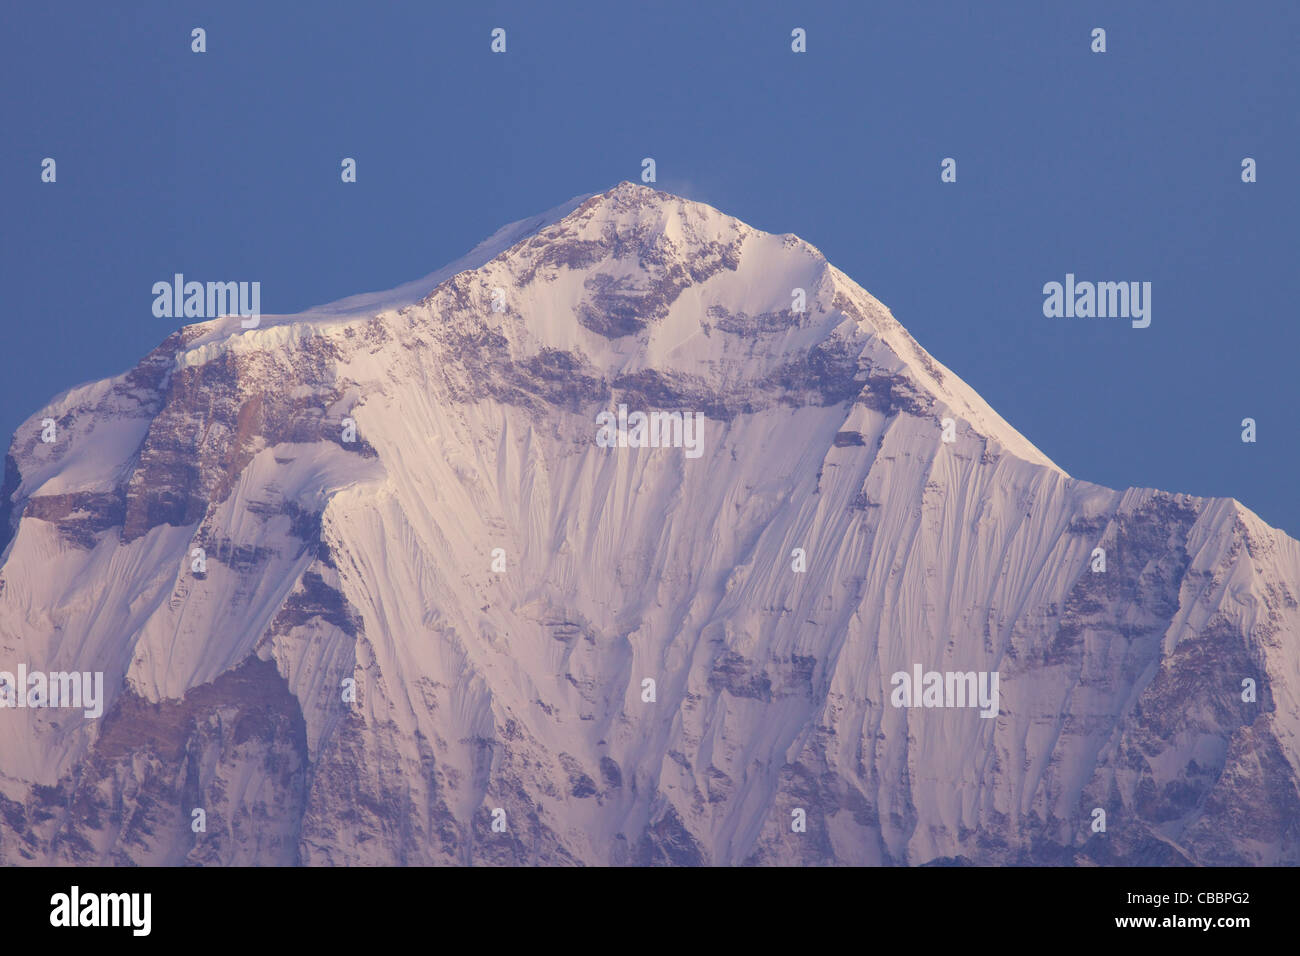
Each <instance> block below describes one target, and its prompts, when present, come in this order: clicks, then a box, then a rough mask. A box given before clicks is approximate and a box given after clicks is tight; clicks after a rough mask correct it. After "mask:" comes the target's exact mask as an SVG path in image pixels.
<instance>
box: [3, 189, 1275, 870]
mask: <svg viewBox="0 0 1300 956" xmlns="http://www.w3.org/2000/svg"><path fill="white" fill-rule="evenodd" d="M615 408H619V409H623V408H626V409H630V410H632V411H635V412H644V413H652V414H653V413H655V412H660V413H667V414H661V415H659V416H658V418H659V421H660V425H661V426H662V428H661V429H660V430H659V431H658V432H657V434H658V436H659V437H663V438H665V439H666V440H665V441H663V442H656V443H654V444H649V443H646V442H634V441H631V440H630V438H629V440H628V441H626V442H623V443H622V444H619V443H617V442H615V443H610V442H608V441H605V442H602V441H601V440H600V439H599V435H600V432H599V431H598V428H597V422H598V420H599V416H601V415H602V413H607V412H611V411H613V410H614V409H615ZM676 413H681V414H680V417H677V419H676V420H677V422H678V424H679V426H680V427H679V428H678V429H677V431H676V432H674V430H673V427H672V425H673V418H674V416H675V414H676ZM47 419H48V420H49V421H48V422H47ZM688 421H690V422H692V424H693V425H695V426H696V427H694V428H693V429H692V434H691V436H690V438H689V439H688V438H687V435H686V423H687V422H688ZM949 438H950V439H951V440H949ZM0 506H2V507H0V531H2V532H3V534H4V538H3V545H4V547H3V549H2V550H0V553H2V555H3V560H2V562H0V657H2V658H3V659H2V660H0V670H4V669H5V668H4V667H3V664H4V663H5V662H7V663H9V664H11V665H12V666H14V667H16V666H17V664H18V663H22V664H24V666H26V667H27V668H28V669H29V670H38V669H39V670H42V671H46V672H49V673H56V672H63V671H71V670H77V671H86V672H97V673H102V675H103V678H104V680H103V686H104V689H105V691H104V698H103V700H102V701H101V703H102V705H103V718H102V720H100V719H88V718H84V717H82V716H79V715H68V714H67V713H66V712H64V711H55V710H52V709H45V708H40V707H24V708H15V709H13V710H9V711H8V712H0V713H3V720H4V721H5V729H6V733H5V734H3V735H0V803H3V808H4V811H5V812H4V813H3V814H0V862H29V861H38V862H105V861H120V862H136V863H150V862H154V863H157V862H181V861H188V862H198V863H203V862H249V863H272V862H275V863H293V862H311V863H315V862H340V863H354V862H371V863H374V862H390V863H391V862H407V863H413V862H481V861H496V862H515V863H519V862H556V863H559V862H574V861H581V862H594V863H623V862H644V863H656V862H659V863H662V862H674V863H700V862H719V863H743V862H800V861H803V862H817V863H828V862H853V863H868V864H869V863H891V862H908V863H921V862H927V861H933V860H939V859H945V858H949V859H951V858H958V857H961V858H965V859H970V860H975V861H979V862H1031V863H1032V862H1053V861H1073V862H1099V861H1100V862H1106V861H1108V860H1118V861H1123V862H1139V863H1140V862H1153V861H1154V862H1166V861H1170V860H1177V861H1183V862H1216V861H1217V862H1224V861H1227V862H1278V861H1281V862H1296V861H1297V860H1300V842H1298V840H1297V837H1296V830H1295V827H1294V820H1296V819H1298V818H1300V796H1297V793H1298V792H1300V791H1297V789H1296V786H1295V781H1296V780H1297V779H1300V756H1297V752H1296V746H1295V741H1296V740H1297V739H1298V737H1300V693H1298V692H1297V684H1298V682H1297V680H1296V676H1295V675H1296V674H1297V666H1296V660H1297V653H1296V635H1297V633H1300V600H1298V597H1297V589H1298V588H1297V585H1296V582H1297V581H1298V580H1300V543H1297V542H1296V541H1294V540H1292V539H1290V538H1288V537H1287V536H1286V535H1284V534H1282V533H1281V532H1278V531H1274V530H1273V529H1270V528H1268V527H1267V526H1265V525H1263V523H1262V522H1260V521H1259V520H1258V519H1257V518H1256V517H1255V516H1253V515H1251V514H1250V513H1249V512H1247V511H1246V510H1245V509H1244V508H1242V507H1241V506H1238V505H1237V504H1236V503H1235V502H1232V501H1230V500H1226V499H1200V498H1194V497H1192V496H1188V495H1174V494H1166V493H1163V492H1159V491H1154V490H1151V489H1129V490H1127V491H1112V490H1110V489H1107V488H1103V487H1100V486H1097V485H1093V484H1089V483H1088V482H1085V481H1080V480H1075V479H1072V478H1070V477H1068V476H1066V475H1064V474H1063V473H1062V472H1061V471H1060V470H1059V469H1057V468H1055V467H1054V466H1053V465H1052V464H1051V462H1050V461H1048V460H1047V459H1046V458H1045V457H1044V456H1042V454H1041V453H1040V452H1038V451H1037V449H1035V448H1034V447H1033V446H1032V445H1031V444H1030V443H1029V442H1028V441H1027V440H1026V439H1025V438H1023V437H1022V436H1020V435H1019V434H1018V433H1017V432H1016V431H1015V430H1014V429H1013V428H1011V426H1010V425H1008V424H1007V423H1006V422H1004V421H1003V420H1002V419H1001V418H1000V417H999V416H998V415H997V414H996V413H995V412H994V411H993V410H992V409H991V408H989V407H988V406H987V404H985V403H984V402H983V400H982V399H981V398H980V397H979V396H978V395H977V394H976V393H975V392H974V391H973V390H971V389H970V388H969V387H968V386H966V385H965V384H964V383H963V382H962V381H961V380H960V379H959V378H958V377H957V376H956V375H954V374H953V373H952V372H951V371H949V370H948V369H947V368H945V367H944V366H943V365H941V364H940V363H939V362H937V361H936V360H935V359H933V358H932V357H931V356H930V355H929V354H928V353H926V352H925V350H924V349H922V348H921V347H920V345H918V344H917V343H916V341H915V340H913V339H912V337H911V336H910V335H909V334H908V333H907V331H906V330H905V329H904V328H903V327H902V326H901V325H900V324H899V323H898V322H897V321H895V320H894V318H893V317H892V316H891V315H890V314H889V311H888V310H887V309H885V307H884V306H883V305H881V304H880V303H879V302H878V301H876V300H875V299H874V298H873V297H871V296H870V295H869V294H868V293H867V292H866V291H864V290H863V289H862V288H861V287H859V286H858V285H857V284H856V283H854V282H853V281H852V280H851V279H850V278H849V277H848V276H846V275H844V274H843V273H842V272H840V271H839V270H838V269H836V268H835V267H833V266H831V265H830V264H829V263H827V261H826V259H825V258H824V257H823V256H822V254H821V253H820V252H818V251H817V250H816V249H815V248H814V247H812V246H810V245H809V244H808V243H806V242H804V241H802V240H800V239H798V238H796V237H794V236H792V235H773V234H769V233H765V232H762V231H760V230H757V229H754V228H752V227H750V226H748V225H746V224H744V223H743V222H740V221H739V220H736V219H734V218H731V217H729V216H725V215H724V214H722V213H720V212H719V211H718V210H716V209H713V208H711V207H709V206H707V205H705V204H702V203H698V202H692V201H689V200H685V199H681V198H679V197H676V196H671V195H668V194H665V193H660V192H657V191H655V190H651V189H647V188H645V187H641V186H637V185H634V184H630V183H622V184H619V185H618V186H615V187H614V188H613V189H611V190H609V191H607V192H605V193H601V194H600V195H597V196H591V197H584V198H581V199H577V200H573V201H571V202H570V203H568V204H565V205H564V206H561V207H557V209H556V210H552V211H551V212H550V213H547V214H543V215H541V216H537V217H533V218H531V219H527V220H522V221H521V222H519V223H515V224H513V225H512V226H509V227H506V228H505V229H503V230H500V231H498V232H497V233H496V234H495V235H494V236H493V237H491V238H490V239H489V240H487V241H486V242H484V243H482V244H480V245H479V246H478V247H477V248H476V249H475V250H474V251H472V252H471V253H470V254H469V255H467V256H466V257H464V258H463V259H462V260H459V261H458V262H457V263H453V264H452V265H451V266H448V267H447V268H445V269H443V270H439V271H438V272H435V273H432V274H431V275H430V276H427V277H426V278H425V279H422V280H419V281H417V282H414V283H409V284H407V285H405V286H402V287H399V289H396V290H393V291H392V292H390V293H376V294H371V295H367V296H360V297H353V298H350V299H345V300H342V301H341V302H338V303H333V304H331V305H329V306H322V307H319V308H316V309H312V310H308V311H307V312H304V313H301V314H299V315H295V316H276V317H264V321H263V324H262V325H261V326H260V327H258V328H254V329H249V330H242V329H240V328H239V326H238V320H237V319H231V320H216V321H214V322H209V323H204V324H202V325H198V326H190V327H187V328H185V329H182V330H179V331H177V332H176V333H174V334H173V335H171V336H170V337H169V338H168V339H167V340H166V341H165V342H163V343H162V344H161V345H160V346H159V347H158V348H156V349H155V350H154V351H153V352H151V353H150V354H149V355H148V356H146V357H145V358H144V359H143V360H142V361H141V362H140V364H139V365H138V366H137V367H136V368H135V369H133V370H132V371H131V372H129V373H127V374H125V375H122V376H118V377H116V378H113V379H108V380H105V381H102V382H97V383H92V384H90V385H85V386H81V387H78V388H74V389H72V390H70V391H68V392H65V393H64V394H62V395H61V396H59V397H58V398H56V399H55V400H53V401H52V402H50V403H49V404H48V405H47V406H46V407H45V408H44V409H41V410H40V411H38V412H36V414H35V415H33V416H32V418H30V419H29V420H28V421H27V422H25V423H24V424H23V425H22V426H21V427H20V428H19V430H18V432H17V433H16V435H15V437H14V440H13V442H12V443H11V445H10V449H9V455H8V459H7V461H6V469H5V483H4V490H3V494H0ZM931 668H933V669H936V670H940V669H941V670H944V671H948V672H949V673H958V674H967V673H969V674H970V675H971V676H972V678H974V677H975V675H976V674H982V675H986V676H988V675H998V676H999V680H1000V684H999V686H1000V688H1001V690H1000V692H999V693H1000V695H1001V696H1000V698H999V700H998V701H996V702H993V703H992V704H991V705H990V706H991V710H989V711H988V712H976V711H974V710H972V709H969V708H967V709H962V708H961V707H960V705H954V708H953V709H942V708H941V709H937V710H929V709H926V708H924V707H923V708H921V709H917V708H914V707H912V706H911V705H902V706H900V705H899V704H898V703H894V702H893V694H892V692H891V682H892V681H893V678H894V677H896V676H897V675H898V674H899V673H900V672H901V673H903V674H904V675H907V674H913V673H916V671H917V670H918V669H924V670H927V671H928V670H930V669H931ZM917 680H918V681H919V680H920V678H919V677H918V678H917ZM647 682H649V683H647ZM1243 688H1245V689H1248V690H1249V693H1247V692H1246V690H1244V689H1243ZM928 706H929V705H926V707H928ZM985 718H988V719H985ZM198 806H203V807H205V808H206V809H207V811H208V820H209V824H210V826H209V831H210V832H209V834H208V835H207V836H205V837H202V838H198V839H196V837H195V834H194V833H193V832H192V831H191V830H190V828H189V823H188V820H189V816H188V815H189V813H190V811H191V810H192V809H193V808H194V807H198ZM1097 807H1103V808H1104V809H1105V810H1106V812H1107V814H1108V816H1109V819H1110V820H1111V824H1112V826H1111V830H1110V831H1109V833H1108V834H1107V835H1106V836H1105V837H1104V838H1101V837H1099V836H1097V835H1095V834H1094V833H1093V831H1092V830H1091V829H1090V824H1091V820H1092V816H1091V814H1092V811H1093V810H1094V809H1095V808H1097ZM498 809H500V810H501V811H502V812H503V813H504V814H505V815H506V817H507V818H508V820H509V824H508V829H507V830H506V831H505V832H501V831H498V830H494V829H491V827H490V822H489V814H493V815H495V812H496V810H498ZM794 810H803V811H804V812H805V813H806V817H807V823H808V828H807V831H806V833H792V831H791V829H790V814H791V812H792V811H794Z"/></svg>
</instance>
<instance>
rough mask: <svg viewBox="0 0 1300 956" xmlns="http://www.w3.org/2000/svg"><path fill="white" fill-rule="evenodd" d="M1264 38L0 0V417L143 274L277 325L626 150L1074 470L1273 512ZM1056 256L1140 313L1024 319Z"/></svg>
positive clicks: (1287, 426)
mask: <svg viewBox="0 0 1300 956" xmlns="http://www.w3.org/2000/svg"><path fill="white" fill-rule="evenodd" d="M194 27H203V28H204V29H205V30H206V31H207V52H206V53H204V54H195V53H192V52H191V50H190V45H191V39H190V31H191V30H192V29H193V28H194ZM494 27H502V28H504V29H505V30H506V44H507V49H506V53H505V54H503V55H498V54H493V53H492V52H491V51H490V42H491V38H490V32H491V30H492V29H493V28H494ZM795 27H802V28H804V29H805V30H806V31H807V52H806V53H803V54H796V53H793V52H792V51H791V49H790V45H791V39H790V33H791V30H792V29H794V28H795ZM1095 27H1102V28H1104V29H1105V30H1106V31H1107V35H1106V45H1107V52H1105V53H1093V52H1092V51H1091V44H1092V39H1091V32H1092V30H1093V28H1095ZM1297 37H1300V5H1297V4H1296V3H1294V2H1293V0H1287V2H1268V3H1261V2H1249V0H1245V2H1241V0H1238V2H1232V3H1226V2H1203V0H1201V2H1188V0H1179V2H1174V0H1147V2H1143V3H1141V4H1134V3H1131V2H1106V3H1074V2H1071V3H1057V2H1051V3H1048V2H1041V0H1035V2H998V3H976V2H970V0H967V2H960V3H958V2H930V0H925V2H909V3H902V2H899V3H892V4H883V3H863V2H853V3H848V2H843V3H834V4H832V3H793V2H791V3H772V2H763V0H748V2H737V3H725V4H724V3H710V2H703V0H695V2H675V0H668V2H660V0H656V2H654V3H642V4H632V3H610V2H594V3H582V4H578V3H562V2H556V3H550V2H547V3H542V2H536V0H533V2H526V3H511V4H505V3H492V2H485V3H449V2H428V0H426V2H405V3H396V2H386V0H371V2H356V3H340V2H311V3H292V4H291V3H284V2H275V0H267V2H257V3H222V4H220V5H217V4H191V3H184V2H174V0H167V2H127V3H103V2H99V0H96V2H93V3H89V2H87V3H52V4H43V3H41V4H38V3H33V2H24V3H21V4H20V3H17V2H7V3H5V4H4V5H3V8H2V9H0V82H2V84H3V85H2V87H0V88H2V89H3V96H0V124H2V126H0V130H2V132H0V202H2V203H3V210H4V219H3V221H4V229H3V240H2V241H3V246H2V248H0V277H2V280H3V281H2V285H0V289H2V291H3V299H2V300H0V302H2V305H3V313H2V314H0V322H2V323H3V331H4V337H3V345H2V346H0V430H3V431H4V433H5V435H6V436H7V435H9V434H10V433H12V430H13V429H14V428H15V427H16V426H17V425H18V423H19V422H21V421H22V420H23V419H24V418H26V417H27V416H28V415H30V414H31V413H32V412H34V411H35V410H36V409H37V408H39V407H40V406H41V405H42V404H44V403H45V402H46V401H47V400H48V399H49V398H50V397H52V396H53V395H54V394H56V393H58V392H60V391H62V390H64V389H65V388H67V387H69V386H71V385H73V384H76V383H79V382H82V381H86V380H89V379H95V378H101V377H104V376H107V375H111V374H116V373H118V372H121V371H124V370H125V369H127V368H129V367H130V366H132V365H134V364H135V362H136V361H137V360H138V359H139V358H140V357H141V356H142V355H143V354H144V353H145V352H147V351H148V350H149V349H151V348H152V347H153V346H155V345H156V344H157V343H158V342H159V341H161V340H162V339H163V338H164V337H165V336H166V335H167V334H168V333H169V332H170V331H171V329H172V328H174V327H175V326H176V325H177V324H179V323H178V322H177V321H176V320H168V319H158V318H155V317H154V316H153V313H152V303H153V295H152V293H151V288H152V285H153V283H155V282H157V281H160V280H170V278H171V276H172V275H173V274H174V273H176V272H182V273H185V274H186V275H187V276H189V277H191V278H196V279H200V280H209V279H212V280H240V279H242V280H248V281H251V280H257V281H260V282H261V284H262V311H263V312H267V313H275V312H292V311H297V310H299V309H302V308H305V307H307V306H310V305H314V304H318V303H321V302H327V301H330V300H332V299H336V298H340V297H342V296H346V295H350V294H353V293H358V292H364V291H372V290H376V289H385V288H389V287H392V286H396V285H398V284H401V283H402V282H405V281H408V280H410V279H414V278H417V277H419V276H421V275H424V274H425V273H428V272H431V271H433V270H434V269H435V268H437V267H439V266H442V265H444V264H446V263H448V262H450V261H451V260H453V259H455V258H457V257H458V256H460V255H461V254H463V253H464V252H466V251H467V250H468V249H469V248H470V247H472V246H473V245H474V244H475V243H477V242H478V241H479V240H481V239H483V238H485V237H486V236H488V235H489V234H490V233H492V232H493V231H495V230H496V229H497V228H498V227H499V226H501V225H503V224H505V223H506V222H510V221H513V220H516V219H522V218H524V217H526V216H529V215H532V214H534V213H537V212H541V211H543V210H545V209H548V208H550V207H552V206H555V205H558V204H559V203H561V202H563V201H564V200H566V199H568V198H570V197H571V196H574V195H577V194H581V193H590V192H599V191H603V190H605V189H608V188H609V187H611V186H613V185H614V184H615V183H617V182H619V181H620V180H625V179H627V180H634V181H635V180H638V179H639V176H640V170H641V165H640V164H641V159H642V158H643V157H646V156H652V157H654V158H655V160H656V163H657V167H658V182H657V184H656V185H657V186H658V187H659V188H661V189H665V190H668V191H670V192H675V193H678V194H681V195H685V196H688V197H691V198H694V199H699V200H702V201H705V202H708V203H711V204H712V205H714V206H717V207H718V208H719V209H721V210H723V211H724V212H727V213H729V214H731V215H734V216H737V217H739V218H740V219H743V220H744V221H746V222H748V223H750V224H751V225H754V226H756V227H758V228H760V229H766V230H769V231H772V232H793V233H797V234H798V235H800V236H802V237H803V238H805V239H807V240H808V241H809V242H811V243H813V244H814V245H815V246H817V247H818V248H820V249H821V250H822V252H824V253H825V254H826V256H827V257H828V258H829V259H830V260H831V262H833V263H834V264H836V265H837V266H839V267H840V268H841V269H843V270H844V271H845V272H846V273H848V274H849V275H850V276H852V277H853V278H854V279H856V280H857V281H858V282H860V283H861V284H862V285H863V286H864V287H866V288H867V289H868V290H869V291H870V292H871V293H873V294H874V295H875V296H876V297H877V298H879V299H880V300H881V301H882V302H884V303H885V304H886V305H887V306H888V307H889V308H890V309H891V310H892V311H893V313H894V315H895V316H896V317H897V318H898V319H899V320H900V321H901V322H902V323H903V324H904V325H905V326H906V327H907V328H908V329H909V330H910V331H911V332H912V334H913V335H914V336H916V338H917V339H918V340H919V341H920V343H921V344H922V345H923V346H924V347H925V348H926V349H928V350H929V351H930V352H931V353H933V354H934V355H935V357H936V358H938V359H939V360H940V361H941V362H943V363H944V364H945V365H947V366H949V367H950V368H952V369H953V370H954V371H956V372H957V373H958V374H959V375H960V376H961V377H962V378H964V379H965V380H966V381H967V382H969V383H970V384H971V385H972V386H973V387H974V388H975V389H976V390H977V391H979V392H980V393H981V394H982V395H983V396H984V397H985V398H986V399H987V400H988V401H989V403H990V404H991V405H992V406H993V407H994V408H995V409H997V410H998V411H999V412H1000V413H1001V414H1002V415H1003V417H1005V418H1006V419H1007V420H1008V421H1010V422H1011V423H1012V424H1013V425H1014V426H1016V427H1017V428H1018V429H1019V430H1020V431H1021V432H1023V433H1024V434H1025V435H1026V436H1027V437H1028V438H1029V439H1030V440H1031V441H1033V442H1034V443H1035V444H1036V445H1038V446H1039V447H1040V448H1042V449H1043V450H1044V451H1045V452H1046V453H1047V454H1048V455H1049V456H1050V457H1052V458H1053V459H1054V460H1055V461H1057V463H1059V464H1060V465H1061V466H1062V467H1063V468H1065V469H1066V471H1068V472H1070V473H1071V474H1073V475H1075V476H1077V477H1080V478H1085V479H1088V480H1092V481H1097V482H1100V483H1102V484H1106V485H1109V486H1112V487H1117V488H1123V487H1127V486H1130V485H1138V486H1152V487H1159V488H1164V489H1167V490H1170V491H1183V492H1190V493H1193V494H1198V495H1225V496H1232V497H1236V498H1238V499H1240V500H1242V501H1243V502H1244V503H1245V504H1246V505H1247V506H1249V507H1250V508H1252V509H1254V510H1255V511H1256V512H1258V513H1259V514H1260V515H1261V516H1262V517H1263V518H1264V519H1265V520H1266V521H1268V522H1270V523H1272V524H1274V525H1277V526H1279V527H1282V528H1284V529H1286V530H1287V531H1289V533H1291V534H1292V535H1294V536H1300V496H1297V494H1296V488H1297V474H1298V473H1300V468H1298V467H1297V466H1300V447H1298V446H1297V437H1300V429H1297V427H1296V416H1297V415H1298V414H1300V407H1298V406H1300V403H1298V402H1297V397H1298V395H1300V386H1298V385H1297V371H1296V363H1297V353H1298V352H1300V348H1298V346H1300V332H1298V331H1297V318H1298V316H1297V311H1296V303H1297V301H1300V269H1297V261H1296V260H1297V256H1296V253H1297V233H1296V223H1297V222H1298V221H1300V216H1298V215H1297V213H1298V212H1300V209H1298V208H1297V207H1298V206H1300V200H1298V194H1297V189H1296V183H1297V163H1300V125H1298V124H1300V52H1297V46H1296V42H1297ZM47 156H48V157H53V158H54V159H55V160H56V162H57V181H56V182H55V183H53V184H49V183H42V182H41V161H42V159H43V158H44V157H47ZM349 156H350V157H354V158H355V159H356V160H357V171H358V181H357V182H356V183H355V184H343V183H342V182H341V181H340V175H339V173H340V161H341V160H342V158H343V157H349ZM945 157H952V158H954V159H955V160H956V161H957V182H956V183H941V182H940V162H941V160H942V159H943V158H945ZM1244 157H1252V158H1254V159H1255V160H1256V162H1257V170H1258V172H1257V175H1258V182H1255V183H1253V184H1246V183H1243V182H1242V181H1241V162H1242V159H1243V158H1244ZM1066 273H1074V274H1075V275H1076V276H1077V277H1078V278H1079V279H1080V280H1085V279H1088V280H1094V281H1149V282H1151V283H1152V302H1151V306H1152V313H1151V318H1152V321H1151V325H1150V327H1149V328H1146V329H1134V328H1132V327H1131V326H1130V324H1129V323H1128V322H1126V321H1123V320H1107V319H1063V318H1046V317H1044V315H1043V298H1044V297H1043V291H1042V290H1043V285H1044V283H1047V282H1051V281H1058V282H1060V281H1063V280H1064V278H1065V275H1066ZM1246 417H1251V418H1254V419H1255V420H1256V421H1257V423H1258V441H1257V442H1256V443H1255V444H1244V443H1243V442H1242V441H1241V420H1242V419H1243V418H1246Z"/></svg>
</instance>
